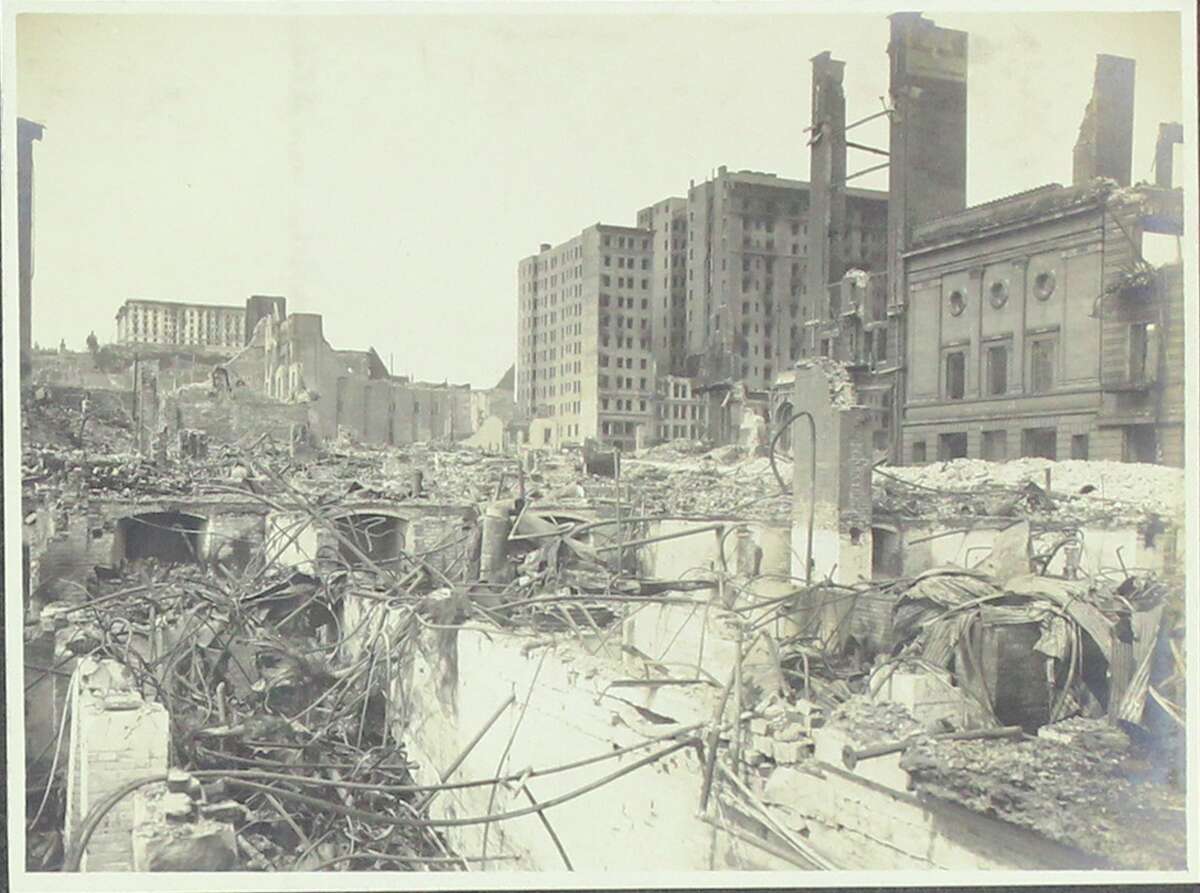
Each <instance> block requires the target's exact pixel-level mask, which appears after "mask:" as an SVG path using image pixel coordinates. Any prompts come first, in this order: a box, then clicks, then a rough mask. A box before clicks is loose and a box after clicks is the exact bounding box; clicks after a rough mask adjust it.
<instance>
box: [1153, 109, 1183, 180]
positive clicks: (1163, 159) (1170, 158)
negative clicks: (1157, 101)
mask: <svg viewBox="0 0 1200 893" xmlns="http://www.w3.org/2000/svg"><path fill="white" fill-rule="evenodd" d="M1182 142H1183V125H1182V124H1179V123H1177V122H1164V123H1162V124H1159V125H1158V142H1157V143H1155V145H1154V185H1155V186H1161V187H1162V188H1163V189H1171V188H1173V187H1174V186H1175V171H1174V167H1175V146H1176V145H1178V144H1179V143H1182Z"/></svg>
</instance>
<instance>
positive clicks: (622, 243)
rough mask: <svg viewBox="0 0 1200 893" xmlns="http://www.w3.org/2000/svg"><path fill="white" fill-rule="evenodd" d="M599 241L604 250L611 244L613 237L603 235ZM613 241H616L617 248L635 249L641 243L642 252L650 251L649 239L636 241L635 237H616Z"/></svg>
mask: <svg viewBox="0 0 1200 893" xmlns="http://www.w3.org/2000/svg"><path fill="white" fill-rule="evenodd" d="M600 241H601V243H602V244H603V245H604V247H605V248H608V247H610V246H611V245H612V244H613V241H614V237H613V236H610V235H605V236H602V237H601V240H600ZM615 241H616V245H617V247H618V248H637V247H638V242H641V245H642V250H643V251H649V250H650V240H649V239H638V238H636V237H635V236H616V237H615ZM626 243H628V244H626Z"/></svg>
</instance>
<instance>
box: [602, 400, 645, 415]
mask: <svg viewBox="0 0 1200 893" xmlns="http://www.w3.org/2000/svg"><path fill="white" fill-rule="evenodd" d="M611 402H612V403H613V404H615V405H614V406H613V411H615V412H634V408H633V401H632V400H625V399H621V398H618V399H616V400H613V401H611ZM609 403H610V401H609V399H608V398H607V397H601V398H600V408H601V409H602V410H604V411H605V412H608V411H609ZM637 403H638V408H637V411H638V412H645V411H646V401H645V400H638V401H637Z"/></svg>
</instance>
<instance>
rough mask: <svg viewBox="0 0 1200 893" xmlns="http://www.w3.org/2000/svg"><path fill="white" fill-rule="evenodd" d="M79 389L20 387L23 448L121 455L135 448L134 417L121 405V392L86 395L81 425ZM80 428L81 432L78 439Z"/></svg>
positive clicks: (83, 394)
mask: <svg viewBox="0 0 1200 893" xmlns="http://www.w3.org/2000/svg"><path fill="white" fill-rule="evenodd" d="M86 396H87V392H86V391H84V390H83V389H81V388H63V387H55V386H52V385H41V386H38V387H32V388H22V390H21V442H22V446H23V447H24V448H29V447H46V448H50V449H78V448H80V447H81V446H86V448H87V450H88V452H89V453H91V454H93V455H106V456H108V455H120V454H123V453H129V452H132V450H133V449H134V437H135V429H134V422H133V419H132V418H131V417H130V415H129V413H128V411H127V410H126V408H125V407H124V405H122V403H121V398H122V396H123V395H122V394H120V393H118V392H108V393H104V394H100V393H95V394H93V395H91V396H90V398H87V400H88V413H87V423H86V426H84V425H83V412H82V404H83V401H84V399H85V397H86ZM81 427H82V430H83V433H84V438H83V441H81V440H80V431H81Z"/></svg>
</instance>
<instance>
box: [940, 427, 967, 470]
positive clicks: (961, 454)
mask: <svg viewBox="0 0 1200 893" xmlns="http://www.w3.org/2000/svg"><path fill="white" fill-rule="evenodd" d="M965 458H967V432H966V431H956V432H953V433H951V434H939V435H938V461H939V462H949V461H950V460H951V459H965Z"/></svg>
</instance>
